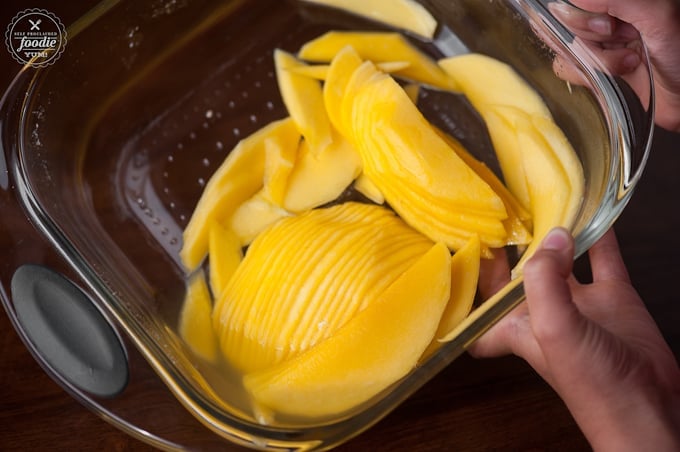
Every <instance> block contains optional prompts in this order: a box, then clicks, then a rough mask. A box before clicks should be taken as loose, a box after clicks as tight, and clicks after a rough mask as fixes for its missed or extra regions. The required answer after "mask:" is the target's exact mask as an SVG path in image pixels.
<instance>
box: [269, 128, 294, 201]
mask: <svg viewBox="0 0 680 452" xmlns="http://www.w3.org/2000/svg"><path fill="white" fill-rule="evenodd" d="M298 148H299V146H280V145H279V143H278V142H277V141H276V140H272V139H268V138H266V139H265V141H264V176H263V181H262V185H263V187H262V195H263V196H264V197H265V198H266V199H268V200H269V201H271V202H272V203H273V204H276V205H279V206H280V205H282V204H283V198H284V197H285V196H286V190H287V188H288V178H289V176H290V173H291V172H292V171H293V166H294V165H295V160H296V159H297V151H298Z"/></svg>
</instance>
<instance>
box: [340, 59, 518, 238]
mask: <svg viewBox="0 0 680 452" xmlns="http://www.w3.org/2000/svg"><path fill="white" fill-rule="evenodd" d="M357 74H358V75H357ZM345 93H346V96H347V97H345V98H343V99H342V105H341V116H342V117H343V118H344V121H343V123H344V125H345V129H344V130H345V131H346V133H347V135H348V139H349V140H350V141H352V142H353V143H354V145H355V147H356V149H357V150H358V152H359V154H360V155H361V158H362V162H363V169H364V174H365V175H366V176H368V177H369V178H370V180H371V181H372V182H373V183H374V184H375V186H376V187H377V188H378V189H379V190H380V192H381V193H382V194H383V195H384V196H385V199H386V201H387V202H388V203H389V204H390V206H391V207H392V208H394V210H395V211H396V212H397V213H398V214H399V215H400V216H401V217H402V218H403V219H404V220H405V221H406V222H407V223H409V224H411V225H412V226H413V227H414V228H416V229H417V230H419V231H421V232H423V233H424V234H425V235H427V236H428V237H430V238H431V239H432V240H435V241H443V242H444V243H446V244H447V246H449V247H450V248H451V249H454V250H455V249H458V248H460V247H462V246H463V245H464V244H465V243H467V240H468V239H469V238H470V237H471V236H472V235H475V234H479V236H480V238H481V240H482V241H483V243H484V245H485V246H487V247H499V246H504V245H505V244H506V236H507V232H506V230H505V227H504V225H503V220H505V219H506V218H507V216H508V215H507V212H506V209H505V205H504V203H503V201H502V199H501V198H500V197H499V196H498V195H497V194H496V193H495V192H494V191H493V190H492V189H491V188H490V187H489V185H488V184H487V183H486V182H485V181H484V180H483V179H482V178H480V177H479V176H478V175H477V174H476V173H475V172H474V171H473V170H472V169H470V167H469V166H468V165H467V164H466V163H465V162H464V161H462V160H461V159H460V157H458V155H457V154H456V153H455V152H454V151H453V150H452V149H451V148H450V146H449V145H448V144H447V143H446V141H445V140H444V139H443V138H441V137H440V136H439V135H438V133H437V132H436V131H435V129H434V128H433V127H432V126H431V125H430V124H429V122H428V121H427V120H426V119H425V118H424V117H423V116H422V114H421V113H420V112H419V111H418V109H417V107H416V106H415V105H414V104H413V102H412V101H411V99H410V98H409V97H408V95H407V94H406V92H405V91H404V90H403V89H402V88H401V87H400V86H399V85H398V84H397V83H396V81H394V80H393V79H392V78H391V77H389V76H387V75H385V74H383V73H381V72H379V71H378V70H377V69H375V68H372V69H371V65H370V63H364V64H362V66H360V67H359V68H358V69H357V70H356V71H355V73H354V75H353V76H352V77H350V79H349V81H348V86H347V88H346V90H345ZM345 121H351V124H347V123H346V122H345Z"/></svg>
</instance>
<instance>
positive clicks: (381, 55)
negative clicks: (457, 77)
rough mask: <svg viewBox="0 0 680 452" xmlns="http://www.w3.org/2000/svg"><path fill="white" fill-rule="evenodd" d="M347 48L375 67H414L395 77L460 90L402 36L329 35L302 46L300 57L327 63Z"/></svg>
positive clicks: (334, 33) (377, 34)
mask: <svg viewBox="0 0 680 452" xmlns="http://www.w3.org/2000/svg"><path fill="white" fill-rule="evenodd" d="M347 46H351V47H352V48H353V49H354V50H355V51H356V52H357V53H358V54H359V56H360V57H361V58H362V59H363V60H369V61H372V62H374V63H384V62H388V61H406V62H408V63H410V64H409V65H408V66H407V67H405V68H404V69H402V70H399V71H395V75H398V76H400V77H404V78H407V79H410V80H413V81H417V82H420V83H424V84H426V85H430V86H434V87H437V88H440V89H447V90H454V91H457V90H458V86H457V84H456V82H455V81H454V80H453V79H452V78H451V77H449V76H448V75H447V74H446V73H445V72H444V71H443V70H442V68H441V67H439V66H438V65H437V63H436V62H435V61H434V60H432V59H431V58H430V57H429V56H427V55H426V54H424V53H423V52H421V51H420V50H419V49H417V48H416V47H414V46H413V45H412V44H411V43H409V41H408V40H407V39H406V38H404V36H402V35H401V34H399V33H385V32H351V31H350V32H346V31H329V32H328V33H325V34H323V35H321V36H320V37H318V38H316V39H314V40H312V41H309V42H308V43H306V44H305V45H304V46H302V48H301V49H300V51H299V52H298V57H299V58H301V59H303V60H309V61H314V62H321V63H327V62H329V61H331V60H332V59H333V58H334V57H335V55H337V54H338V52H340V50H342V49H343V48H344V47H347Z"/></svg>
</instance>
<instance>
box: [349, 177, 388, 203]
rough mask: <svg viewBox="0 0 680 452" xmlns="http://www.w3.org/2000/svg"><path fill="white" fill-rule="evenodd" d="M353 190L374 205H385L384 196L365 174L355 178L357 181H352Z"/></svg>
mask: <svg viewBox="0 0 680 452" xmlns="http://www.w3.org/2000/svg"><path fill="white" fill-rule="evenodd" d="M354 188H355V189H356V190H357V191H358V192H359V193H361V194H362V195H364V196H365V197H367V198H368V199H370V200H371V201H373V202H374V203H376V204H384V203H385V196H384V195H383V194H382V192H381V191H380V189H379V188H378V187H376V186H375V184H374V183H373V182H372V181H371V179H370V178H369V177H368V176H367V175H366V174H365V173H362V174H361V175H360V176H359V177H357V180H356V181H354Z"/></svg>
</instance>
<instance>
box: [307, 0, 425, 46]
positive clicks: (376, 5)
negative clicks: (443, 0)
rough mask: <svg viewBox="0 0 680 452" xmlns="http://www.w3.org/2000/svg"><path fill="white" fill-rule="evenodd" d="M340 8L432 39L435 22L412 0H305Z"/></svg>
mask: <svg viewBox="0 0 680 452" xmlns="http://www.w3.org/2000/svg"><path fill="white" fill-rule="evenodd" d="M305 1H308V2H310V3H318V4H320V5H326V6H332V7H335V8H340V9H343V10H346V11H349V12H351V13H354V14H357V15H359V16H363V17H367V18H369V19H373V20H375V21H378V22H381V23H383V24H387V25H391V26H393V27H396V28H401V29H403V30H408V31H410V32H412V33H415V34H417V35H420V36H422V37H425V38H428V39H432V37H433V36H434V32H435V30H436V28H437V21H436V20H435V18H434V17H432V14H430V13H429V11H427V10H426V9H425V8H424V7H423V6H422V5H421V4H420V3H418V2H415V1H413V0H392V1H385V0H305Z"/></svg>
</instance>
